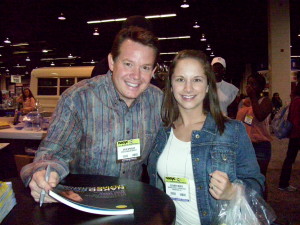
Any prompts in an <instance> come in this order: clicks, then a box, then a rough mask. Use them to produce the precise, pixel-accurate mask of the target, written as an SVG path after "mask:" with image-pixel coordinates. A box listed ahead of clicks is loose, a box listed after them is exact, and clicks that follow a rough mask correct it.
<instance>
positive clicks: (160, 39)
mask: <svg viewBox="0 0 300 225" xmlns="http://www.w3.org/2000/svg"><path fill="white" fill-rule="evenodd" d="M188 38H191V36H178V37H160V38H158V40H159V41H162V40H174V39H188Z"/></svg>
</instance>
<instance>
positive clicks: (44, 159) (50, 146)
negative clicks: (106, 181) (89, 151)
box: [20, 96, 82, 186]
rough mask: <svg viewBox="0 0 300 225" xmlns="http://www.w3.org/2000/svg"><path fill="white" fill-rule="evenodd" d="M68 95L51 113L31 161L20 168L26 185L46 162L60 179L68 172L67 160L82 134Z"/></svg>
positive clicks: (76, 146)
mask: <svg viewBox="0 0 300 225" xmlns="http://www.w3.org/2000/svg"><path fill="white" fill-rule="evenodd" d="M74 105H75V104H74V103H72V99H71V98H70V97H68V96H67V97H64V96H62V98H61V100H60V101H59V103H58V106H57V108H56V110H55V112H54V114H53V118H52V123H51V125H50V127H49V129H48V133H47V136H46V137H45V138H44V140H43V141H42V142H41V144H40V146H39V148H38V151H37V153H36V156H35V158H34V161H33V163H30V164H28V165H26V166H25V167H23V168H22V170H21V174H20V175H21V178H22V181H23V182H24V184H25V185H26V186H27V185H28V184H29V182H30V180H31V177H32V175H33V174H34V173H35V172H37V171H39V170H42V169H44V168H46V166H47V165H48V164H50V165H51V169H53V170H55V171H56V172H57V173H58V174H59V176H60V179H63V178H64V177H65V176H66V175H67V174H68V173H69V162H70V161H71V160H72V159H73V158H72V155H73V152H74V150H76V149H77V148H78V144H79V142H80V139H81V136H82V126H81V124H82V123H81V122H80V120H79V118H78V113H77V111H76V107H74Z"/></svg>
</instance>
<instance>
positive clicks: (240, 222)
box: [212, 184, 276, 225]
mask: <svg viewBox="0 0 300 225" xmlns="http://www.w3.org/2000/svg"><path fill="white" fill-rule="evenodd" d="M234 185H237V193H236V196H235V198H233V199H232V200H231V201H223V200H219V201H218V209H219V210H218V212H219V213H218V214H217V216H216V217H215V218H216V219H215V221H213V223H212V224H214V225H269V224H272V222H274V221H275V219H276V215H275V212H274V210H273V209H272V208H271V207H270V206H269V205H268V204H267V203H266V202H265V200H264V199H263V198H262V197H261V196H260V195H259V194H258V193H257V192H256V191H254V190H252V189H251V190H248V189H247V191H246V192H245V186H244V185H242V184H234Z"/></svg>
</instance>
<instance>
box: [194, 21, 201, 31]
mask: <svg viewBox="0 0 300 225" xmlns="http://www.w3.org/2000/svg"><path fill="white" fill-rule="evenodd" d="M193 27H194V28H195V29H197V28H199V27H200V26H199V24H198V22H197V21H196V22H195V24H194V26H193Z"/></svg>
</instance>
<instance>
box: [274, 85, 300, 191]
mask: <svg viewBox="0 0 300 225" xmlns="http://www.w3.org/2000/svg"><path fill="white" fill-rule="evenodd" d="M291 100H292V101H291V104H290V107H289V115H288V120H289V121H290V122H291V123H292V124H293V128H292V130H291V133H290V135H289V144H288V150H287V153H286V157H285V160H284V162H283V165H282V169H281V174H280V179H279V190H281V191H290V192H293V191H297V188H296V187H294V186H292V185H290V179H291V174H292V169H293V164H294V163H295V161H296V158H297V154H298V151H299V150H300V83H298V85H297V86H296V88H295V90H293V92H292V93H291Z"/></svg>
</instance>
